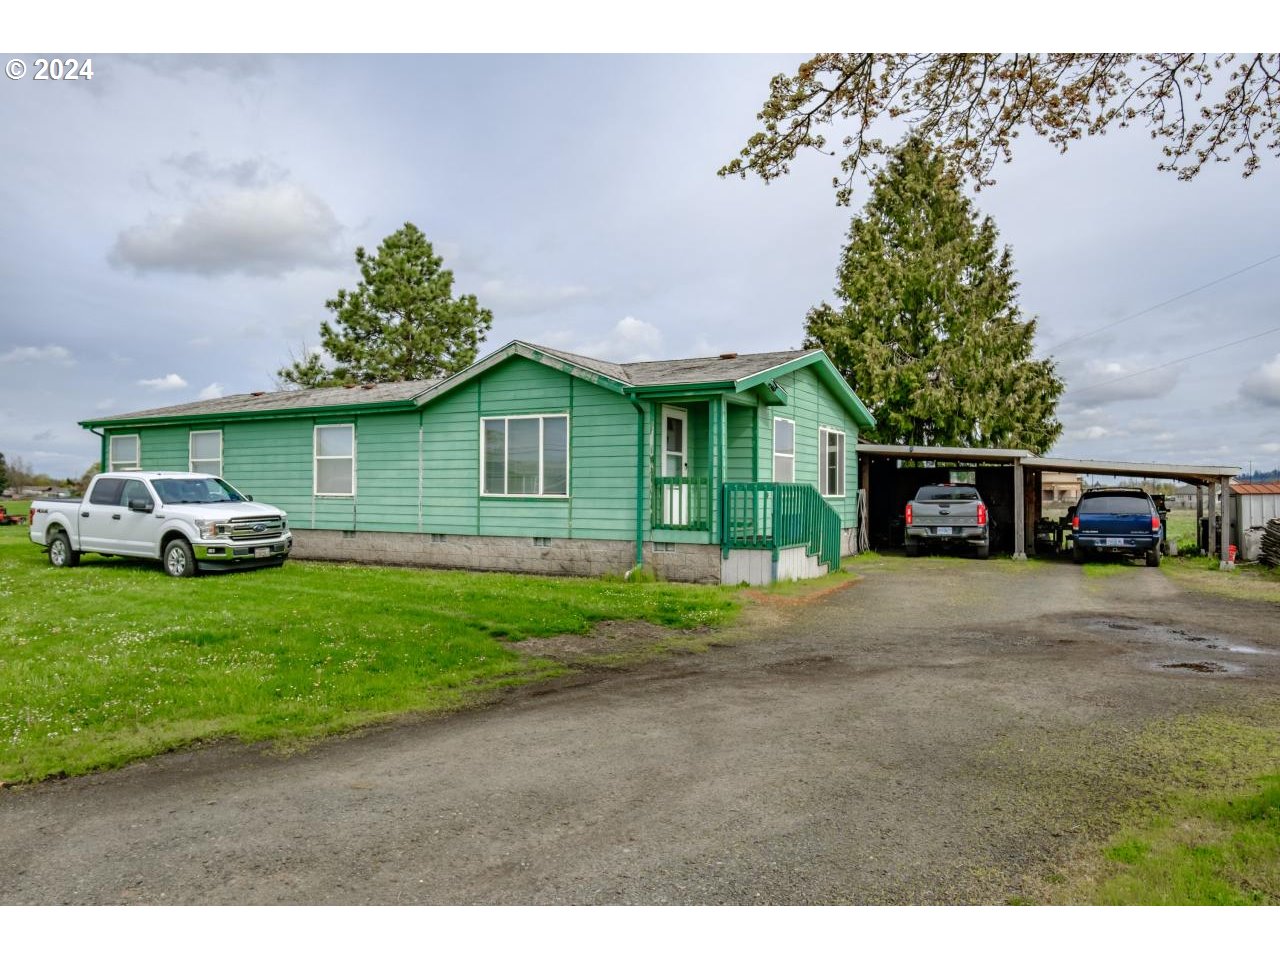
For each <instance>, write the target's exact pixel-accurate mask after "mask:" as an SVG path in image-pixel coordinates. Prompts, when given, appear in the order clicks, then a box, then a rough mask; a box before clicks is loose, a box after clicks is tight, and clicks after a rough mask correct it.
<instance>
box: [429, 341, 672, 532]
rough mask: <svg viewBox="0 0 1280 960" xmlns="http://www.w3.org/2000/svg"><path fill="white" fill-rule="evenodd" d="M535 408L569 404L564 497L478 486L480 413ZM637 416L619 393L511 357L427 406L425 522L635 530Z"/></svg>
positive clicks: (564, 408)
mask: <svg viewBox="0 0 1280 960" xmlns="http://www.w3.org/2000/svg"><path fill="white" fill-rule="evenodd" d="M535 413H567V414H569V497H568V498H563V497H560V498H556V497H488V496H481V495H480V420H481V418H482V417H498V416H510V415H513V414H535ZM637 421H638V417H637V415H636V411H635V408H634V407H633V406H632V405H631V403H630V402H629V401H628V400H626V399H625V398H624V397H620V396H618V395H617V394H615V393H613V392H611V391H609V390H605V389H603V388H601V387H597V386H595V385H593V384H590V383H587V382H585V381H583V380H581V379H579V378H576V377H572V376H570V375H569V374H566V373H564V372H562V371H559V370H553V369H551V368H549V367H546V366H544V365H542V364H539V363H534V362H533V361H530V360H526V359H524V358H523V357H513V358H512V359H510V360H508V361H506V362H505V363H502V364H500V365H499V366H497V367H494V368H493V369H492V370H489V371H487V372H486V373H484V374H482V375H481V376H479V377H477V378H476V379H475V380H474V381H472V382H470V383H467V384H465V385H464V386H462V387H460V388H458V389H457V390H455V391H452V392H450V393H447V394H445V395H444V396H443V397H442V398H440V399H439V400H437V401H435V402H433V403H430V404H428V405H427V406H426V407H425V408H424V410H423V423H424V477H425V489H424V491H423V502H424V519H423V524H424V526H423V529H424V530H429V531H431V532H433V533H471V534H485V535H489V536H529V537H582V538H587V539H606V540H630V539H633V538H634V537H635V510H636V488H635V474H636V467H635V449H636V426H637ZM646 502H647V501H646Z"/></svg>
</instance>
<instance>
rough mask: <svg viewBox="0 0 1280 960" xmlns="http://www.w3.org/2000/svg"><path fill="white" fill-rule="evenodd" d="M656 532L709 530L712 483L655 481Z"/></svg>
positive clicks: (673, 479)
mask: <svg viewBox="0 0 1280 960" xmlns="http://www.w3.org/2000/svg"><path fill="white" fill-rule="evenodd" d="M651 526H652V527H653V528H654V529H655V530H710V529H711V483H710V481H708V480H707V479H706V478H705V477H701V478H699V477H654V478H653V510H652V515H651Z"/></svg>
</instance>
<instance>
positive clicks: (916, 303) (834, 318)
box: [805, 137, 1063, 452]
mask: <svg viewBox="0 0 1280 960" xmlns="http://www.w3.org/2000/svg"><path fill="white" fill-rule="evenodd" d="M962 188H963V184H962V182H961V178H960V176H959V175H958V174H957V173H956V172H955V171H954V170H953V169H951V168H950V167H949V166H948V164H947V162H946V160H945V159H944V157H943V156H942V154H941V153H939V152H938V151H937V150H935V149H934V148H933V147H931V146H930V145H929V144H928V143H926V142H925V141H924V140H922V139H920V138H916V137H912V138H909V139H908V140H907V141H905V142H904V143H903V145H902V146H901V147H900V148H899V149H898V150H897V152H896V153H895V154H894V155H893V156H892V157H891V158H890V161H889V163H888V164H887V165H886V168H885V169H884V170H883V171H882V172H881V173H880V174H879V176H877V178H876V179H875V181H874V184H873V191H872V196H871V199H870V200H869V201H868V202H867V205H866V207H865V208H864V210H863V211H862V213H861V215H859V216H856V217H854V218H853V223H852V224H851V225H850V227H849V233H848V243H847V245H846V246H845V249H844V256H843V258H842V259H841V262H840V268H839V271H838V283H837V286H836V288H835V294H836V297H837V298H838V299H837V302H836V303H835V304H834V305H832V304H828V303H822V304H820V305H819V306H817V307H814V308H813V309H812V310H810V311H809V314H808V317H807V318H806V322H805V334H806V336H805V344H806V346H810V347H814V346H818V347H822V348H824V349H825V350H826V351H827V353H828V354H829V355H830V357H831V359H832V360H833V361H834V362H835V364H836V366H837V367H839V368H840V370H841V372H842V373H843V374H844V375H845V377H846V379H848V381H849V383H850V384H852V386H853V388H854V389H855V390H856V391H857V392H858V395H859V396H860V397H861V398H862V399H863V401H864V402H865V403H866V404H867V406H868V407H869V408H870V409H871V412H872V413H873V414H875V416H876V420H877V426H876V429H875V431H874V439H876V440H878V441H880V442H882V443H913V444H940V445H947V446H995V447H1025V448H1028V449H1030V450H1033V451H1036V452H1043V451H1044V450H1046V449H1048V448H1049V447H1050V446H1051V445H1052V444H1053V442H1054V441H1055V440H1056V439H1057V438H1058V435H1059V434H1060V433H1061V432H1062V425H1061V424H1060V423H1059V422H1058V421H1057V419H1056V418H1055V416H1054V414H1055V411H1056V409H1057V404H1058V397H1059V396H1060V395H1061V393H1062V389H1063V383H1062V381H1061V380H1060V379H1059V378H1058V377H1057V375H1056V374H1055V373H1054V365H1053V362H1052V361H1051V360H1034V359H1032V357H1031V351H1032V346H1033V339H1034V337H1035V320H1034V319H1032V320H1023V319H1022V314H1021V310H1020V309H1019V307H1018V302H1017V296H1016V293H1017V288H1018V284H1017V282H1016V281H1015V280H1014V278H1013V258H1012V255H1011V254H1010V251H1009V248H1008V247H1004V248H1003V249H1000V248H998V246H997V233H996V228H995V224H994V223H993V222H992V220H991V218H990V217H983V218H981V219H979V217H978V214H977V212H976V211H975V210H974V209H973V205H972V203H971V202H970V201H969V199H968V197H966V196H965V195H964V193H963V189H962Z"/></svg>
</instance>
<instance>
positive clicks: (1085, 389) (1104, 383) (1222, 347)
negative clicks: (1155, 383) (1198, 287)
mask: <svg viewBox="0 0 1280 960" xmlns="http://www.w3.org/2000/svg"><path fill="white" fill-rule="evenodd" d="M1277 256H1280V254H1277ZM1273 333H1280V327H1272V328H1271V329H1270V330H1263V331H1262V332H1261V333H1255V334H1253V335H1252V336H1248V337H1241V338H1240V339H1239V340H1232V341H1231V342H1230V343H1222V344H1219V345H1218V346H1216V347H1210V348H1209V349H1208V350H1201V351H1200V352H1199V353H1192V354H1188V355H1187V356H1185V357H1179V358H1178V359H1177V360H1170V361H1168V362H1167V363H1160V364H1157V365H1156V366H1154V367H1147V368H1146V369H1145V370H1135V371H1134V372H1133V373H1126V374H1125V375H1124V376H1122V377H1115V378H1113V379H1111V380H1103V381H1102V382H1100V383H1091V384H1089V385H1088V386H1087V387H1080V388H1079V389H1074V390H1073V389H1071V388H1067V390H1066V391H1064V393H1063V395H1064V396H1067V395H1070V394H1077V393H1088V392H1089V391H1090V390H1097V389H1098V388H1099V387H1109V386H1110V385H1111V384H1113V383H1119V382H1120V381H1121V380H1129V379H1131V378H1133V377H1140V376H1142V374H1144V373H1152V372H1153V371H1156V370H1163V369H1164V368H1165V367H1172V366H1173V365H1174V364H1177V363H1186V362H1187V361H1188V360H1195V359H1196V358H1197V357H1204V356H1208V355H1209V354H1211V353H1217V352H1218V351H1219V350H1225V349H1227V347H1234V346H1237V345H1238V344H1241V343H1248V342H1249V341H1250V340H1257V339H1259V338H1260V337H1266V336H1269V335H1270V334H1273Z"/></svg>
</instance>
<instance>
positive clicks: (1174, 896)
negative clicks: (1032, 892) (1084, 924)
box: [1050, 702, 1280, 905]
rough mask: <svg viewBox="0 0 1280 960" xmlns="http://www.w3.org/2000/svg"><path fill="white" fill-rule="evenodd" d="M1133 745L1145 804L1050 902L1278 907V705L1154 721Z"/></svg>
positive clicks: (1138, 790)
mask: <svg viewBox="0 0 1280 960" xmlns="http://www.w3.org/2000/svg"><path fill="white" fill-rule="evenodd" d="M1133 749H1134V750H1135V751H1136V752H1137V753H1138V754H1139V755H1141V756H1143V757H1146V758H1148V759H1149V761H1150V766H1149V768H1148V770H1149V772H1148V773H1147V774H1146V775H1145V777H1140V778H1139V780H1138V782H1136V783H1135V784H1133V789H1134V793H1135V795H1143V794H1146V795H1148V796H1149V797H1150V799H1149V800H1148V801H1146V802H1143V803H1139V804H1137V805H1136V806H1135V808H1134V810H1133V811H1132V812H1131V814H1130V815H1129V816H1128V817H1127V818H1126V821H1127V822H1126V825H1125V826H1124V827H1122V828H1121V829H1120V830H1119V831H1118V832H1117V833H1116V834H1115V835H1114V836H1112V837H1111V838H1110V839H1109V840H1108V841H1107V842H1106V843H1105V844H1104V845H1103V846H1102V848H1101V850H1100V851H1099V854H1098V855H1097V856H1096V857H1094V858H1091V859H1088V860H1086V861H1084V862H1082V863H1081V864H1078V865H1076V867H1075V868H1074V869H1073V870H1071V871H1068V873H1069V876H1067V877H1065V878H1062V881H1061V882H1063V883H1064V885H1063V886H1062V887H1061V888H1060V890H1059V891H1058V894H1057V895H1056V896H1053V897H1051V898H1050V899H1051V901H1052V902H1057V903H1076V904H1086V903H1087V904H1099V905H1113V904H1121V905H1140V904H1143V905H1227V904H1280V774H1278V773H1277V772H1276V771H1277V769H1280V703H1275V702H1272V703H1268V704H1263V705H1260V706H1257V707H1255V708H1254V709H1253V710H1252V711H1250V712H1247V713H1245V714H1244V715H1240V716H1213V715H1210V716H1202V717H1186V718H1181V719H1175V720H1170V721H1165V722H1162V723H1158V724H1155V725H1153V727H1152V728H1150V729H1149V730H1147V731H1145V732H1144V733H1143V734H1142V735H1141V736H1139V737H1138V739H1137V741H1136V742H1135V743H1134V744H1133Z"/></svg>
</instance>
